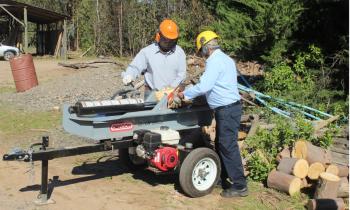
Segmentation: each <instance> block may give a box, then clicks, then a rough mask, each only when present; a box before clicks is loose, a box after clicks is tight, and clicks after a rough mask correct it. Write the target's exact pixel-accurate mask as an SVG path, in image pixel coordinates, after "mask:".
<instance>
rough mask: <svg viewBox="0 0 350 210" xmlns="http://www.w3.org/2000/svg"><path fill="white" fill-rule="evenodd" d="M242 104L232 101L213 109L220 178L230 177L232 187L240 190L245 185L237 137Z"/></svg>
mask: <svg viewBox="0 0 350 210" xmlns="http://www.w3.org/2000/svg"><path fill="white" fill-rule="evenodd" d="M241 113H242V105H241V104H240V103H234V104H231V105H228V106H224V107H219V108H216V109H215V120H216V141H215V143H216V150H217V152H218V154H219V157H220V160H221V168H222V169H221V180H222V181H224V180H226V179H227V178H230V179H231V180H232V181H233V185H232V188H234V189H237V190H240V189H243V188H245V187H246V186H247V181H246V179H245V177H244V170H243V165H242V159H241V154H240V152H239V148H238V143H237V138H238V129H239V125H240V121H241Z"/></svg>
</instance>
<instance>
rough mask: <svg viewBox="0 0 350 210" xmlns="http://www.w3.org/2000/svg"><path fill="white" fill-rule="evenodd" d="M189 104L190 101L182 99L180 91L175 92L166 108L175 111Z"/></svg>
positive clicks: (182, 95)
mask: <svg viewBox="0 0 350 210" xmlns="http://www.w3.org/2000/svg"><path fill="white" fill-rule="evenodd" d="M191 103H192V101H190V100H185V99H184V94H183V92H182V91H180V92H175V93H174V95H173V97H171V98H170V99H169V101H168V107H169V108H170V109H177V108H180V107H182V106H183V105H188V104H191Z"/></svg>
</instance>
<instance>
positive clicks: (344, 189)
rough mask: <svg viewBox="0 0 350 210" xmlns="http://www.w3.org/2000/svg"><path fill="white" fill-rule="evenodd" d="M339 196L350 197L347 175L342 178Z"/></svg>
mask: <svg viewBox="0 0 350 210" xmlns="http://www.w3.org/2000/svg"><path fill="white" fill-rule="evenodd" d="M337 197H338V198H348V197H349V181H348V179H347V178H346V177H341V178H340V184H339V189H338V193H337Z"/></svg>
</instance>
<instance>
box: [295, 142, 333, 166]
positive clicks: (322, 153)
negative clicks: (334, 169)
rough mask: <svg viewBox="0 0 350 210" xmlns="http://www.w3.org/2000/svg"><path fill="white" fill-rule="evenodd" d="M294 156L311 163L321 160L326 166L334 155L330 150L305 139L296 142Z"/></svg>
mask: <svg viewBox="0 0 350 210" xmlns="http://www.w3.org/2000/svg"><path fill="white" fill-rule="evenodd" d="M293 157H295V158H303V159H305V160H307V162H308V163H309V164H312V163H315V162H320V163H322V164H323V165H324V166H326V165H328V164H330V163H331V162H332V156H331V152H330V151H329V150H326V149H323V148H321V147H317V146H315V145H312V144H311V143H310V142H308V141H304V140H299V141H297V142H296V143H295V150H294V153H293Z"/></svg>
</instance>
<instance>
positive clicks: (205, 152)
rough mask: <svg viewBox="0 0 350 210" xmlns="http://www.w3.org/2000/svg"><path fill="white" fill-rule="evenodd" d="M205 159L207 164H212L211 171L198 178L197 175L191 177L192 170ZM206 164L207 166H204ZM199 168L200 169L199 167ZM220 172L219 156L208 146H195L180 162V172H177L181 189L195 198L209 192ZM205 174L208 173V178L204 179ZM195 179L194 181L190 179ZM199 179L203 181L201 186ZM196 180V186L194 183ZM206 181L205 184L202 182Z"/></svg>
mask: <svg viewBox="0 0 350 210" xmlns="http://www.w3.org/2000/svg"><path fill="white" fill-rule="evenodd" d="M205 161H207V162H208V164H209V163H210V164H209V165H213V170H209V171H211V173H207V172H208V171H207V172H206V173H207V174H206V175H204V178H201V177H200V178H198V177H199V176H196V177H193V175H194V170H195V168H196V170H197V169H198V168H199V167H200V166H201V165H203V162H205ZM198 164H200V165H198ZM205 164H206V163H204V165H203V166H204V168H205V169H207V168H208V165H205ZM214 165H215V167H216V172H215V170H214ZM205 166H207V167H205ZM200 170H201V169H200ZM220 173H221V165H220V159H219V156H218V155H217V154H216V152H215V151H213V150H211V149H208V148H204V147H202V148H197V149H195V150H193V151H192V152H190V154H188V156H187V157H186V158H185V160H184V161H183V162H182V163H181V168H180V174H179V181H180V186H181V188H182V190H183V191H184V192H185V193H186V194H187V195H188V196H190V197H193V198H197V197H201V196H205V195H208V194H209V193H211V192H212V191H213V189H214V187H215V185H216V183H217V182H218V179H219V177H220ZM207 175H210V176H209V177H208V180H206V178H207ZM192 178H193V179H197V180H196V181H194V180H192ZM201 180H204V181H203V183H202V184H203V186H200V184H201V183H200V182H201ZM194 182H196V184H197V186H196V185H195V184H194ZM205 182H207V183H206V184H204V183H205Z"/></svg>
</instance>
